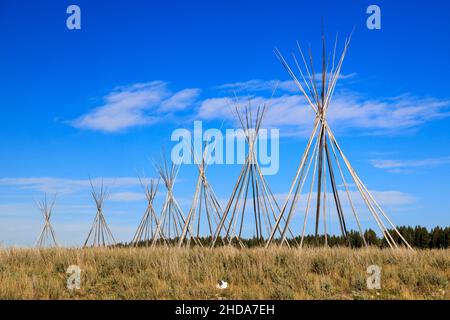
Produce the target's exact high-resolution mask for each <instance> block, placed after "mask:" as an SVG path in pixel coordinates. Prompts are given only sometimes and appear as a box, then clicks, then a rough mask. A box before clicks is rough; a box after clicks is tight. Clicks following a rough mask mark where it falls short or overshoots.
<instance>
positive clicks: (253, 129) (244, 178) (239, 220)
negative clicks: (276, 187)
mask: <svg viewBox="0 0 450 320" xmlns="http://www.w3.org/2000/svg"><path fill="white" fill-rule="evenodd" d="M234 111H235V115H236V118H237V119H238V121H239V123H240V125H241V127H242V130H243V133H244V136H245V140H246V143H247V146H248V153H247V156H246V158H245V162H244V165H243V166H242V169H241V172H240V175H239V177H238V180H237V182H236V184H235V186H234V188H233V192H232V193H231V197H230V199H229V201H228V204H227V206H226V207H225V209H224V214H223V216H222V219H221V220H220V222H219V224H218V226H217V229H216V232H215V235H214V237H213V241H212V243H211V246H215V244H216V242H217V240H218V239H219V238H222V239H223V238H225V239H226V241H227V242H228V244H233V242H237V244H238V245H240V246H241V247H242V246H244V245H243V243H242V238H243V233H244V231H245V230H244V226H246V227H250V228H249V230H247V231H251V232H252V233H253V234H252V236H253V238H254V239H255V240H256V241H260V242H264V241H266V240H267V238H268V236H269V235H270V232H271V230H272V228H273V225H274V224H275V221H276V217H277V214H278V212H279V211H280V207H279V205H278V203H277V201H276V198H275V195H274V194H273V192H272V190H271V189H270V187H269V184H268V183H267V181H266V179H265V177H264V175H263V174H262V171H261V168H260V165H259V162H258V158H257V156H256V147H257V146H256V143H257V137H258V134H259V130H260V128H261V124H262V120H263V118H264V114H265V112H266V106H265V105H264V106H262V107H257V108H256V114H255V112H253V114H252V108H251V105H250V103H249V104H248V105H246V106H245V108H244V110H243V111H241V110H240V109H239V106H238V105H237V104H235V109H234ZM250 229H251V230H250ZM276 230H277V231H278V232H279V234H281V228H276ZM288 230H289V231H290V229H289V228H288Z"/></svg>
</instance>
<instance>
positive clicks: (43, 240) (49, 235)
mask: <svg viewBox="0 0 450 320" xmlns="http://www.w3.org/2000/svg"><path fill="white" fill-rule="evenodd" d="M55 201H56V195H55V196H54V197H53V200H52V201H51V202H48V201H47V195H45V196H44V199H43V200H41V201H39V202H38V203H37V204H38V207H39V209H40V211H41V213H42V215H43V217H44V226H43V227H42V230H41V232H40V233H39V236H38V239H37V241H36V247H46V246H55V247H57V246H58V243H57V242H56V236H55V231H54V230H53V227H52V225H51V223H50V218H51V216H52V212H53V207H54V206H55Z"/></svg>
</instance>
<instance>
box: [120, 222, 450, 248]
mask: <svg viewBox="0 0 450 320" xmlns="http://www.w3.org/2000/svg"><path fill="white" fill-rule="evenodd" d="M397 230H398V231H399V232H400V234H401V235H402V236H403V237H404V238H405V239H406V241H408V243H409V244H410V245H411V246H412V247H414V248H420V249H445V248H449V247H450V227H446V228H442V227H435V228H433V229H431V230H429V231H428V230H427V228H425V227H421V226H416V227H414V228H412V227H407V226H401V227H398V228H397ZM389 233H390V235H391V236H392V238H393V239H394V241H395V242H396V243H397V244H399V245H401V246H404V244H403V242H402V240H401V238H400V236H399V235H398V234H397V232H395V231H394V230H389ZM364 238H365V239H366V242H367V244H368V245H369V246H376V247H381V248H385V247H389V245H388V243H387V241H386V239H384V238H383V237H381V235H377V233H376V232H375V231H374V230H372V229H368V230H366V231H365V232H364ZM178 240H179V239H170V240H168V241H166V243H167V244H168V245H169V246H177V245H178ZM300 240H301V239H300V237H296V238H295V239H287V241H288V242H289V244H290V245H291V246H292V247H296V246H299V244H300ZM241 242H242V244H243V245H244V246H245V247H247V248H253V247H263V246H264V245H265V241H264V240H263V239H258V238H250V239H241ZM197 243H201V244H202V246H203V247H209V246H210V244H211V238H210V237H202V238H198V239H197ZM274 243H275V244H279V239H275V240H274ZM326 243H327V245H328V246H330V247H337V246H340V247H344V246H350V247H352V248H361V247H364V241H363V239H362V237H361V235H360V234H359V232H357V231H354V230H350V231H349V232H348V235H347V240H346V239H345V238H344V237H343V236H337V235H328V236H327V239H326ZM157 244H158V246H159V245H163V244H164V242H163V241H162V240H158V243H157ZM226 244H227V242H226V241H224V240H222V239H218V240H217V242H216V246H218V247H219V246H223V245H226ZM232 244H233V246H235V247H240V244H239V242H238V241H237V240H233V242H232ZM190 245H191V247H192V246H195V242H194V241H193V240H192V241H191V242H190ZM303 245H304V246H308V247H316V246H324V245H325V236H323V235H321V236H318V237H315V236H314V235H305V238H304V240H303ZM127 246H131V244H128V243H119V244H117V245H116V247H127ZM137 246H138V247H145V246H151V241H149V242H147V243H144V242H142V243H138V244H137Z"/></svg>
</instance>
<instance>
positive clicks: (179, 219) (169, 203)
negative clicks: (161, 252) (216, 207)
mask: <svg viewBox="0 0 450 320" xmlns="http://www.w3.org/2000/svg"><path fill="white" fill-rule="evenodd" d="M156 170H157V171H158V174H159V176H160V178H161V179H162V181H163V182H164V185H165V187H166V190H167V193H166V198H165V200H164V204H163V208H162V210H161V215H160V216H159V220H158V224H157V229H156V233H155V236H154V237H153V243H152V245H153V246H155V245H156V244H157V243H158V241H161V240H162V241H163V242H164V244H168V243H172V241H176V240H178V239H179V238H180V236H181V232H182V230H183V226H184V224H185V222H186V220H185V218H184V215H183V211H182V209H181V207H180V205H179V204H178V201H177V200H176V199H175V196H174V194H173V187H174V184H175V180H176V178H177V175H178V171H179V166H178V165H175V164H174V163H173V162H171V163H170V165H169V163H168V161H167V159H166V157H165V155H164V154H163V163H162V164H159V165H158V164H157V165H156ZM189 231H190V230H188V232H189Z"/></svg>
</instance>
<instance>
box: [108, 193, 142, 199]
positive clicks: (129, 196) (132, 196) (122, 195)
mask: <svg viewBox="0 0 450 320" xmlns="http://www.w3.org/2000/svg"><path fill="white" fill-rule="evenodd" d="M108 199H109V200H111V201H117V202H132V201H142V200H145V195H144V193H143V192H132V191H124V192H114V193H111V194H110V196H109V197H108Z"/></svg>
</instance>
